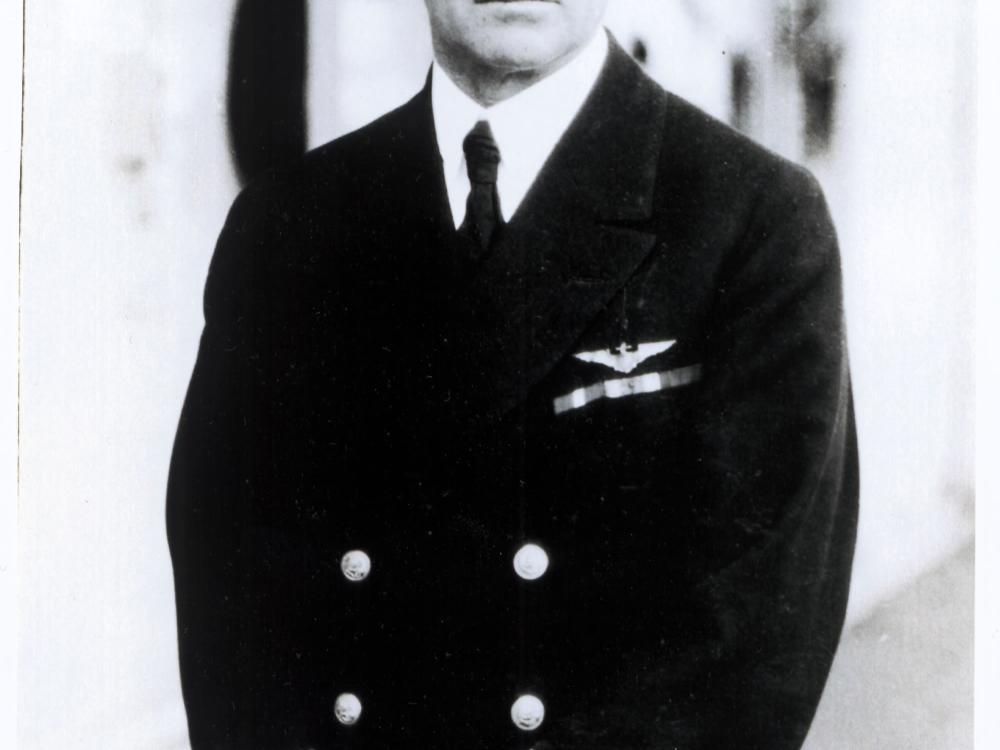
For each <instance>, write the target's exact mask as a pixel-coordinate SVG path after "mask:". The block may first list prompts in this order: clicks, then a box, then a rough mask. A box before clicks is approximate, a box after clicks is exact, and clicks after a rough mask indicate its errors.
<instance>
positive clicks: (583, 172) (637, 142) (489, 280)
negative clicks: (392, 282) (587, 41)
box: [399, 38, 668, 415]
mask: <svg viewBox="0 0 1000 750" xmlns="http://www.w3.org/2000/svg"><path fill="white" fill-rule="evenodd" d="M667 102H668V98H667V95H666V94H665V92H664V91H663V90H662V89H660V88H659V86H657V85H656V84H655V83H654V82H653V81H651V80H650V79H649V78H648V77H647V76H646V75H645V74H644V73H643V72H642V71H641V70H640V69H639V67H638V66H637V65H636V64H635V63H634V62H633V61H632V59H631V58H630V57H629V56H628V55H627V54H626V53H625V52H624V51H623V50H622V49H621V47H620V46H619V45H618V44H617V43H616V42H615V41H614V39H613V38H612V40H611V49H610V51H609V54H608V57H607V60H606V62H605V65H604V69H603V70H602V72H601V75H600V77H599V79H598V81H597V83H596V84H595V86H594V89H593V91H592V92H591V93H590V95H589V96H588V98H587V100H586V101H585V102H584V104H583V107H582V108H581V110H580V112H579V114H578V115H577V117H576V118H575V119H574V121H573V122H572V124H571V125H570V126H569V128H568V130H567V131H566V133H565V135H564V136H563V138H562V139H561V140H560V142H559V143H558V144H557V146H556V147H555V149H554V150H553V152H552V154H551V156H550V157H549V159H548V161H547V162H546V164H545V166H544V167H543V169H542V171H541V173H540V174H539V176H538V179H537V180H536V181H535V183H534V184H533V185H532V187H531V189H530V190H529V192H528V194H527V195H526V196H525V199H524V202H523V203H522V205H521V207H520V209H519V210H518V211H517V213H516V214H515V215H514V217H513V218H512V220H511V222H510V224H508V226H507V228H506V229H507V230H508V231H507V232H506V239H504V240H502V241H501V243H500V244H499V245H498V246H497V247H496V248H494V250H493V252H492V253H491V255H490V256H489V257H488V258H487V259H486V261H485V262H484V263H483V265H482V267H481V268H480V269H479V271H478V273H477V274H476V276H475V278H474V279H473V280H472V281H471V283H469V284H468V285H467V287H466V288H464V289H462V290H459V293H458V294H457V297H456V299H455V303H454V317H455V319H456V320H459V321H462V322H463V325H462V326H461V331H460V332H457V333H456V332H453V334H454V335H455V336H456V344H457V345H458V346H460V347H463V349H464V354H465V359H466V360H467V361H469V362H470V363H474V365H472V366H473V368H474V372H473V373H472V374H471V375H469V377H470V378H471V380H470V382H469V387H470V389H472V390H473V391H475V394H476V397H475V399H474V400H475V401H476V402H477V403H481V405H482V408H483V411H484V412H485V413H493V414H498V415H502V414H503V413H505V412H507V411H509V410H510V409H512V408H514V407H515V406H517V405H518V404H519V403H521V402H523V401H524V400H525V399H526V398H527V395H528V393H529V391H530V389H531V388H532V387H533V386H535V385H536V384H538V383H539V381H541V380H542V379H543V378H544V377H545V376H546V375H547V374H548V373H549V372H550V371H551V370H552V368H553V367H555V365H556V364H557V363H558V362H559V361H560V360H561V359H563V358H564V357H565V356H566V355H567V353H568V352H569V351H571V349H572V347H573V345H574V344H575V343H576V342H577V341H578V340H579V339H580V337H581V336H582V335H583V334H584V333H585V332H586V330H587V328H588V327H589V326H590V325H591V324H592V323H593V322H594V319H595V318H596V317H597V316H598V315H599V314H600V313H601V312H602V311H603V310H604V309H606V307H607V306H608V305H609V303H610V302H611V301H612V299H613V298H614V297H615V295H616V294H617V293H618V292H619V291H620V290H621V288H622V287H623V286H624V285H625V283H626V282H627V281H628V279H629V278H630V277H631V276H632V275H633V274H634V273H635V272H636V270H637V269H638V268H639V267H640V266H641V264H642V262H643V260H644V259H645V258H646V257H647V256H648V255H649V253H650V252H651V251H652V249H653V247H654V246H655V244H656V236H655V235H654V234H653V233H651V232H647V231H644V229H643V222H644V221H645V220H646V219H649V218H650V217H651V216H652V213H653V206H654V191H655V188H656V183H657V167H658V164H659V162H660V149H661V140H662V134H663V129H664V119H665V116H666V110H667ZM399 113H400V115H401V116H402V117H403V118H404V120H403V122H405V123H406V124H404V125H403V127H404V128H405V130H406V131H407V134H406V135H405V137H404V138H403V139H402V140H403V141H404V143H403V144H401V145H404V146H405V147H406V149H407V151H408V154H409V157H408V158H407V159H406V161H407V163H408V170H409V177H408V179H410V180H413V181H414V184H413V186H412V190H413V192H412V195H413V196H414V198H415V200H414V201H413V203H412V212H408V213H409V214H410V215H411V216H414V217H416V216H417V215H418V214H420V215H422V216H423V217H424V218H423V220H422V222H423V226H424V227H425V228H426V229H429V230H430V231H431V234H430V235H428V236H434V237H443V236H445V235H446V234H447V232H448V231H450V228H451V221H450V214H449V209H448V207H447V198H446V192H445V190H444V176H443V170H442V164H441V157H440V155H439V154H438V151H437V145H436V138H435V134H434V122H433V114H432V110H431V104H430V92H429V87H425V88H424V90H423V91H422V92H421V93H420V94H418V95H417V96H416V97H414V99H413V100H411V101H410V103H409V104H407V105H405V106H404V107H403V108H402V109H401V110H400V111H399ZM466 323H467V325H466Z"/></svg>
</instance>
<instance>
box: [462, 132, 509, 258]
mask: <svg viewBox="0 0 1000 750" xmlns="http://www.w3.org/2000/svg"><path fill="white" fill-rule="evenodd" d="M462 150H463V151H464V152H465V163H466V166H467V167H468V171H469V186H470V189H469V199H468V200H467V201H466V204H465V219H464V220H463V221H462V226H460V227H459V228H458V231H459V233H460V234H462V235H465V236H466V237H468V238H469V239H471V240H472V241H473V242H474V243H475V244H476V245H477V247H478V248H479V253H478V254H479V255H483V254H485V253H486V251H487V250H489V248H490V242H491V241H492V240H493V237H494V235H495V233H496V230H497V228H498V227H499V226H501V225H502V224H503V216H502V214H501V213H500V196H499V195H498V193H497V168H498V166H499V164H500V149H499V148H497V142H496V141H495V140H493V132H492V131H491V130H490V124H489V123H488V122H486V120H480V121H479V122H477V123H476V125H475V127H474V128H472V130H471V131H469V134H468V135H467V136H465V140H464V141H463V142H462Z"/></svg>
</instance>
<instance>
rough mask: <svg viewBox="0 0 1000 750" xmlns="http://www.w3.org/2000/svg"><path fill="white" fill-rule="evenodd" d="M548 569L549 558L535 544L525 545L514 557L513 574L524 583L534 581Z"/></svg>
mask: <svg viewBox="0 0 1000 750" xmlns="http://www.w3.org/2000/svg"><path fill="white" fill-rule="evenodd" d="M548 569H549V556H548V554H547V553H546V552H545V550H543V549H542V548H541V547H539V546H538V545H537V544H526V545H524V546H523V547H521V549H519V550H518V551H517V554H515V555H514V572H515V573H517V574H518V575H519V576H521V578H523V579H524V580H526V581H534V580H535V579H537V578H541V577H542V576H543V575H545V571H546V570H548Z"/></svg>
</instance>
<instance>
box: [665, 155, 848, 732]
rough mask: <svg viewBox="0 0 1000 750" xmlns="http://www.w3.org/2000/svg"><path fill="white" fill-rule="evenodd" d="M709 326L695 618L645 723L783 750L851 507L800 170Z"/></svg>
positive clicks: (811, 184)
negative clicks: (659, 702)
mask: <svg viewBox="0 0 1000 750" xmlns="http://www.w3.org/2000/svg"><path fill="white" fill-rule="evenodd" d="M708 330H709V335H708V356H707V358H706V362H705V382H704V388H703V391H702V398H701V400H700V404H701V407H700V417H699V429H698V431H697V435H696V439H697V446H698V456H699V465H698V468H697V477H698V479H697V481H696V482H695V483H694V491H693V492H692V494H691V497H690V498H689V501H690V503H691V504H692V506H693V508H694V516H695V518H697V522H696V533H695V534H694V538H693V539H692V540H691V542H692V550H693V551H692V554H691V566H690V570H689V571H688V576H689V582H690V588H691V591H692V592H693V596H692V599H691V604H692V608H693V609H694V612H693V613H692V619H691V622H692V623H695V624H694V625H693V626H692V631H691V632H690V633H689V635H690V639H685V645H684V647H683V649H681V650H680V651H679V652H678V653H677V654H675V657H674V658H673V659H672V660H670V661H669V664H668V666H667V669H666V671H665V672H664V673H662V674H661V675H659V677H660V678H661V680H662V682H661V686H662V688H663V691H662V694H663V696H664V699H665V706H664V709H663V713H662V717H661V718H662V719H663V721H655V720H654V721H653V723H652V725H653V726H654V727H655V732H656V734H657V737H656V741H657V743H659V742H664V741H665V742H666V743H667V744H665V745H664V746H667V747H677V748H687V749H689V750H690V749H693V748H699V749H706V750H707V749H713V750H714V749H716V748H719V749H721V748H733V747H741V748H748V749H750V748H753V749H758V750H765V749H766V750H791V749H792V748H798V747H800V746H801V744H802V742H803V741H804V739H805V736H806V734H807V732H808V730H809V726H810V724H811V722H812V717H813V715H814V713H815V710H816V707H817V704H818V703H819V700H820V696H821V694H822V691H823V687H824V684H825V681H826V677H827V674H828V672H829V669H830V665H831V662H832V659H833V654H834V652H835V650H836V647H837V643H838V641H839V638H840V632H841V628H842V626H843V618H844V613H845V610H846V605H847V595H848V587H849V582H850V573H851V564H852V559H853V550H854V540H855V532H856V525H857V512H858V506H857V503H858V458H857V446H856V437H855V426H854V415H853V407H852V401H851V390H850V378H849V373H848V359H847V350H846V341H845V326H844V315H843V303H842V282H841V265H840V258H839V254H838V247H837V240H836V235H835V231H834V229H833V225H832V222H831V220H830V216H829V213H828V210H827V206H826V203H825V201H824V198H823V195H822V192H821V190H820V188H819V186H818V184H817V183H816V181H815V180H814V179H813V178H812V177H811V176H810V175H808V174H807V173H805V172H804V171H801V170H798V169H797V168H795V169H792V168H787V172H786V173H785V174H784V175H780V176H779V178H778V179H775V180H773V181H772V182H771V183H770V184H769V185H768V186H767V190H766V193H765V195H764V197H763V198H762V199H761V200H760V201H759V203H758V205H757V206H756V208H755V210H754V212H753V218H752V219H751V221H750V223H749V225H748V229H747V232H746V233H745V235H744V241H743V243H742V246H741V247H739V248H738V249H737V251H736V252H734V253H733V254H732V255H731V256H730V258H729V259H728V261H727V263H726V264H725V265H724V267H723V268H722V270H721V272H720V278H719V281H718V285H717V296H716V304H715V308H714V311H713V313H712V315H711V323H710V325H709V328H708ZM671 743H672V744H671ZM652 746H660V745H659V744H656V745H652V744H651V745H650V747H652Z"/></svg>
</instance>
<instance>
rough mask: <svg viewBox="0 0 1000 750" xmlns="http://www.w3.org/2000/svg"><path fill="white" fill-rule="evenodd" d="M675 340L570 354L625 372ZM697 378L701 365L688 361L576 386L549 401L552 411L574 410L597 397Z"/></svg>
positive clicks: (672, 385)
mask: <svg viewBox="0 0 1000 750" xmlns="http://www.w3.org/2000/svg"><path fill="white" fill-rule="evenodd" d="M676 343H677V341H676V340H674V339H672V340H667V341H650V342H648V343H645V344H639V345H638V346H635V347H632V348H631V349H630V348H629V347H627V346H626V345H625V344H622V345H621V346H620V347H619V348H617V349H598V350H597V351H593V352H578V353H577V354H574V355H573V356H574V357H575V358H576V359H579V360H581V361H582V362H593V363H595V364H599V365H604V366H605V367H610V368H611V369H613V370H614V371H615V372H620V373H623V374H626V375H627V374H628V373H630V372H632V371H633V370H635V368H637V367H638V366H639V365H641V364H642V363H643V362H645V361H646V360H647V359H649V358H650V357H655V356H656V355H657V354H662V353H663V352H665V351H667V349H669V348H670V347H672V346H673V345H674V344H676ZM699 380H701V364H697V363H696V364H691V365H687V366H686V367H675V368H673V369H670V370H663V371H662V372H647V373H645V374H643V375H633V376H632V377H630V378H615V379H613V380H605V381H602V382H599V383H593V384H592V385H588V386H586V387H584V388H577V389H576V390H574V391H571V392H570V393H566V394H564V395H562V396H559V397H558V398H556V399H555V400H554V401H553V402H552V407H553V409H554V411H555V413H556V414H562V413H564V412H567V411H573V410H574V409H580V408H582V407H584V406H586V405H587V404H590V403H593V402H594V401H599V400H600V399H605V398H610V399H617V398H622V397H623V396H637V395H640V394H643V393H656V392H657V391H662V390H665V389H668V388H679V387H681V386H685V385H690V384H691V383H697V382H698V381H699Z"/></svg>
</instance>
